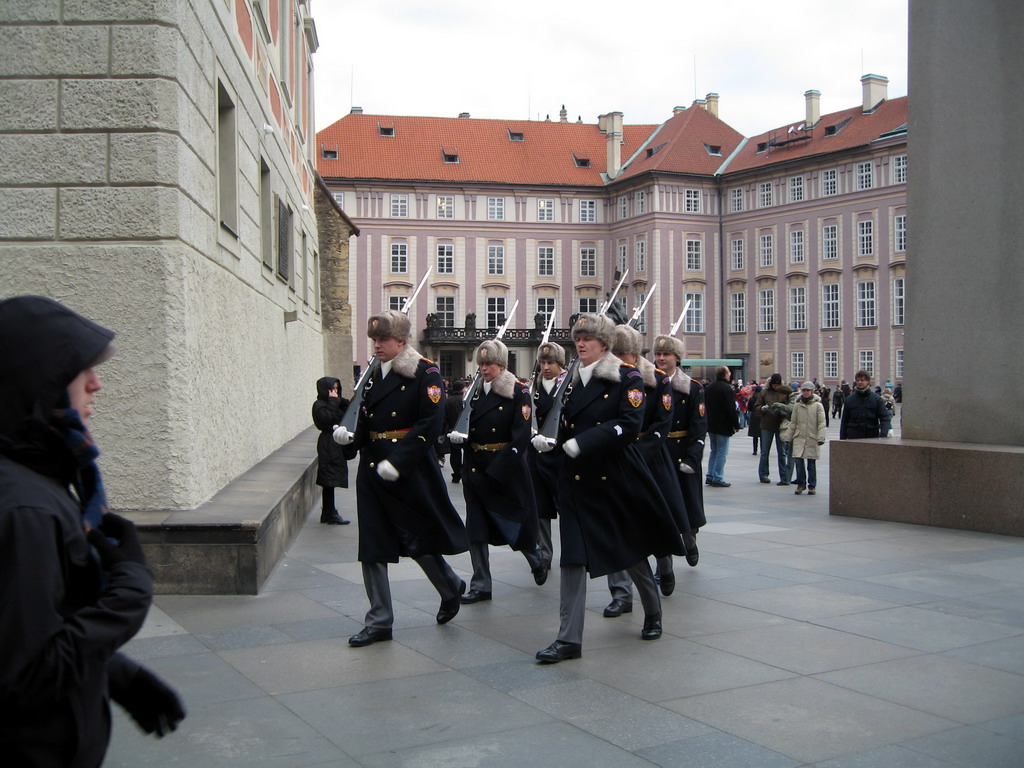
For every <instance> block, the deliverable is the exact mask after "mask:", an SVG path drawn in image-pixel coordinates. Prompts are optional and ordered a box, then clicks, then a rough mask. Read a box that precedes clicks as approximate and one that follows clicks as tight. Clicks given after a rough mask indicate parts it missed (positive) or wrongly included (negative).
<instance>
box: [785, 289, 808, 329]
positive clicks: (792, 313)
mask: <svg viewBox="0 0 1024 768" xmlns="http://www.w3.org/2000/svg"><path fill="white" fill-rule="evenodd" d="M787 315H788V320H789V323H788V327H789V330H791V331H806V330H807V286H806V285H791V286H789V311H788V312H787Z"/></svg>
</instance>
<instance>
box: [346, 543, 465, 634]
mask: <svg viewBox="0 0 1024 768" xmlns="http://www.w3.org/2000/svg"><path fill="white" fill-rule="evenodd" d="M413 560H415V561H416V564H417V565H419V567H420V568H422V569H423V573H425V574H426V576H427V578H428V579H429V580H430V583H431V584H433V585H434V589H436V590H437V593H438V594H439V595H440V596H441V599H442V600H451V599H452V598H454V597H456V596H458V594H459V586H460V585H461V583H462V579H460V578H459V577H458V576H457V575H456V574H455V571H453V570H452V567H451V566H450V565H448V563H447V561H445V559H444V558H443V557H441V556H440V555H421V556H420V557H414V558H413ZM361 565H362V567H363V586H364V587H365V588H366V598H367V599H368V600H369V601H370V610H368V611H367V612H366V618H365V619H364V620H363V623H364V624H365V625H366V626H367V627H374V628H377V629H390V628H391V627H392V625H394V623H395V609H394V606H393V605H392V603H391V583H390V582H389V581H388V564H387V563H362V564H361Z"/></svg>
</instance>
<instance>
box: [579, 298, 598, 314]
mask: <svg viewBox="0 0 1024 768" xmlns="http://www.w3.org/2000/svg"><path fill="white" fill-rule="evenodd" d="M577 306H578V307H579V311H580V312H590V313H591V314H593V313H595V312H597V297H596V296H580V298H579V301H578V302H577Z"/></svg>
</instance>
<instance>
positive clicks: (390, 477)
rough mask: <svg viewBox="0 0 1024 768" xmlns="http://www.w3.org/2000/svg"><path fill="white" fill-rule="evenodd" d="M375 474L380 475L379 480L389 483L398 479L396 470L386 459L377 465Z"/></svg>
mask: <svg viewBox="0 0 1024 768" xmlns="http://www.w3.org/2000/svg"><path fill="white" fill-rule="evenodd" d="M377 474H378V475H380V479H381V480H387V481H388V482H389V483H393V482H395V480H397V479H398V470H397V469H395V465H394V464H392V463H391V462H390V461H388V460H387V459H384V461H382V462H381V463H380V464H378V465H377Z"/></svg>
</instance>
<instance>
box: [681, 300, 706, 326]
mask: <svg viewBox="0 0 1024 768" xmlns="http://www.w3.org/2000/svg"><path fill="white" fill-rule="evenodd" d="M684 300H685V301H688V302H690V309H689V311H688V312H687V313H686V321H685V332H686V333H704V293H703V292H702V291H687V292H686V295H685V296H684Z"/></svg>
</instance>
